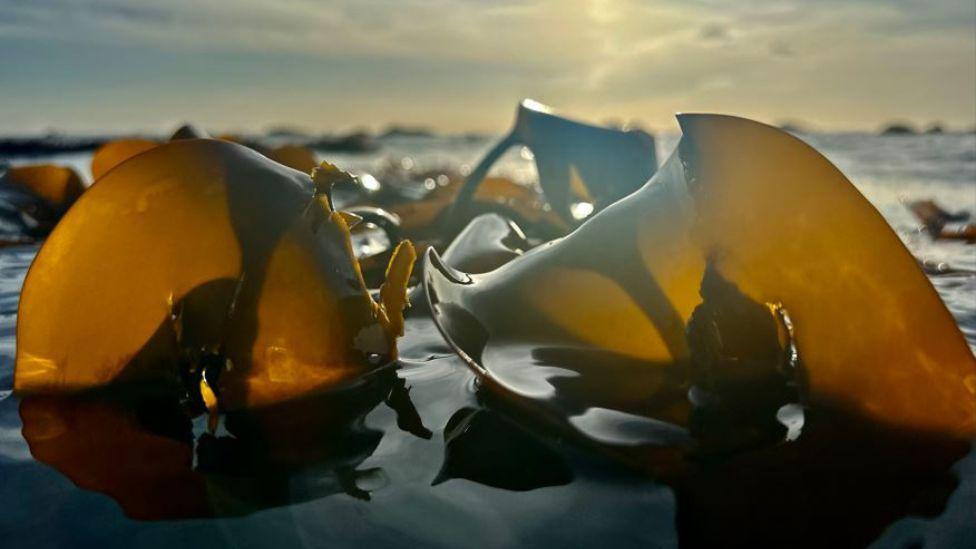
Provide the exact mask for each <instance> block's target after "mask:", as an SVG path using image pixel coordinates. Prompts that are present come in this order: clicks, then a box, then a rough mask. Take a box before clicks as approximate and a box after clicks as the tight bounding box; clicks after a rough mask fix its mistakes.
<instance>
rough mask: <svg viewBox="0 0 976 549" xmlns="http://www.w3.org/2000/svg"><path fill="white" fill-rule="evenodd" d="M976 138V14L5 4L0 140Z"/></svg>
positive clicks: (711, 2) (904, 3)
mask: <svg viewBox="0 0 976 549" xmlns="http://www.w3.org/2000/svg"><path fill="white" fill-rule="evenodd" d="M524 97H531V98H534V99H536V100H539V101H541V102H543V103H546V104H548V105H551V106H552V107H553V108H555V109H556V111H557V112H560V113H563V114H566V115H569V116H571V117H574V118H577V119H582V120H588V121H591V122H598V123H599V122H607V121H614V122H618V123H626V124H638V125H642V126H644V127H647V128H649V129H653V130H663V131H668V130H673V129H674V128H675V125H674V117H673V115H674V113H676V112H696V111H697V112H722V113H731V114H738V115H742V116H748V117H751V118H755V119H758V120H762V121H766V122H770V123H780V122H784V121H796V122H801V123H803V124H804V125H806V126H808V127H811V128H812V129H819V130H842V131H847V130H852V131H853V130H875V129H877V128H878V127H880V126H881V125H883V124H884V123H886V122H889V121H893V120H897V121H905V122H909V123H913V124H917V125H921V126H925V125H928V124H930V123H932V122H940V123H942V124H944V125H947V126H949V127H957V128H971V127H972V126H974V125H976V2H974V1H973V0H887V1H884V0H851V1H847V2H844V1H841V0H816V1H805V2H800V1H791V0H785V1H767V0H730V1H727V2H720V1H717V0H525V1H516V0H427V1H421V0H341V1H336V2H324V1H314V0H209V1H208V0H165V1H162V2H161V1H159V0H130V1H123V0H0V134H8V135H9V134H16V133H31V132H44V131H48V130H59V131H66V132H99V131H112V132H127V131H166V130H168V129H171V128H172V127H174V126H175V125H178V124H179V123H181V122H184V121H191V122H194V123H197V124H198V125H200V126H203V127H207V128H210V129H211V130H225V131H255V130H261V129H266V128H268V127H275V126H291V127H297V128H302V129H305V130H308V131H314V132H319V131H345V130H349V129H353V128H359V127H362V128H370V129H378V128H382V127H384V126H386V125H388V124H392V123H396V124H404V125H421V126H426V127H430V128H432V129H435V130H440V131H446V132H502V131H504V130H505V129H507V128H508V126H509V125H510V124H511V121H512V118H513V115H514V111H515V106H516V104H517V102H518V101H519V100H520V99H522V98H524Z"/></svg>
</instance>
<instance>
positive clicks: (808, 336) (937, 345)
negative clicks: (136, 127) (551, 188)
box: [425, 115, 976, 437]
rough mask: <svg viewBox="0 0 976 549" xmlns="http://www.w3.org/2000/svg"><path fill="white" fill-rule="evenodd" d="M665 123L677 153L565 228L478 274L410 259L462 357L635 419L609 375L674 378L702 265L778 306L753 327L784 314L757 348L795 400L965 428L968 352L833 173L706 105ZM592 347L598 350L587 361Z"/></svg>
mask: <svg viewBox="0 0 976 549" xmlns="http://www.w3.org/2000/svg"><path fill="white" fill-rule="evenodd" d="M679 121H680V123H681V127H682V130H683V132H684V136H683V137H682V140H681V143H680V145H679V149H678V151H677V152H676V153H675V154H674V155H673V156H672V157H671V159H670V160H669V161H668V162H667V163H666V164H665V166H664V167H662V168H661V170H660V171H659V172H658V173H657V174H656V175H655V176H654V178H652V179H651V181H650V182H648V184H647V185H645V186H644V187H643V188H641V189H640V190H639V191H637V192H636V193H634V194H632V195H631V196H629V197H627V198H625V199H623V200H621V201H620V202H618V203H616V204H614V205H612V206H611V207H609V208H607V209H606V210H605V211H603V212H601V213H599V214H598V215H596V216H595V217H594V218H593V219H591V220H590V221H588V222H587V223H585V224H584V225H583V226H582V227H580V228H579V229H578V230H576V231H575V232H574V233H572V234H570V235H569V236H568V237H566V238H564V239H562V240H560V241H556V242H554V243H550V244H548V245H545V246H541V247H539V248H537V249H535V250H533V251H532V252H530V253H527V254H525V255H524V256H523V257H521V258H519V259H517V260H514V261H512V262H510V263H509V264H507V265H506V266H504V267H502V268H500V269H498V270H496V271H493V272H491V273H487V274H484V275H470V276H469V275H465V274H463V273H458V272H453V271H452V270H451V269H449V268H447V267H446V266H444V265H442V264H440V262H439V261H438V260H437V258H436V257H430V258H429V259H428V261H427V264H426V272H425V282H426V284H427V288H428V292H429V295H430V299H431V303H432V307H433V312H434V317H435V320H437V322H438V325H439V327H440V328H441V330H442V331H443V332H444V333H445V335H446V336H447V337H448V338H449V339H450V340H451V341H452V342H453V344H454V345H455V346H456V347H457V348H458V349H459V350H460V351H461V352H462V353H463V355H464V356H466V357H467V358H468V360H469V361H470V362H471V363H472V365H473V366H475V367H476V369H478V370H479V371H483V372H485V373H486V374H487V375H488V376H490V377H491V378H492V379H493V381H495V382H497V383H496V384H497V385H499V386H500V387H501V388H502V389H503V390H505V391H506V392H508V393H510V394H514V395H518V396H522V397H526V398H530V399H533V400H536V401H542V402H545V403H547V406H550V407H555V408H556V409H557V410H558V413H559V414H562V415H563V416H564V417H566V418H568V420H569V422H570V423H571V424H573V425H574V426H577V427H579V426H580V425H582V424H583V423H585V422H583V421H582V420H583V418H584V417H588V416H586V414H581V412H582V411H584V410H588V409H606V408H609V409H610V410H611V411H615V412H625V413H632V412H636V411H638V410H643V411H642V412H641V413H640V414H638V415H645V416H646V415H647V414H648V413H649V410H648V407H647V406H644V407H643V408H641V406H639V405H637V404H636V403H635V402H633V401H629V400H628V399H627V398H626V397H624V396H623V395H628V394H632V391H629V390H628V388H627V382H628V380H629V381H630V385H631V386H635V385H639V384H640V383H644V396H643V398H644V399H652V400H653V399H654V398H655V397H654V396H653V395H655V394H658V395H660V394H661V393H667V392H668V387H669V385H672V384H679V385H680V384H681V383H685V382H686V381H685V380H688V379H689V377H690V376H692V373H693V372H692V371H691V370H689V365H690V363H691V361H692V358H693V355H695V354H696V349H693V348H689V347H690V346H692V345H697V344H698V343H699V342H700V341H703V340H701V339H695V340H689V337H688V334H687V329H688V322H689V319H690V318H691V316H692V314H693V313H695V311H696V310H697V309H698V308H699V307H700V306H701V305H702V301H703V295H704V294H703V293H702V292H704V291H705V289H704V286H703V285H704V282H705V281H704V279H705V273H706V267H710V268H712V269H714V272H715V275H716V276H718V277H720V280H722V281H724V282H723V283H722V284H724V285H722V286H720V287H722V288H729V290H728V291H730V292H734V293H741V295H742V296H743V297H742V298H741V299H745V300H751V301H752V302H754V303H755V304H757V305H758V306H760V307H766V310H769V311H770V313H769V314H770V315H773V314H778V313H775V312H776V311H782V312H783V317H782V318H780V319H778V320H777V319H775V318H773V319H772V320H771V322H773V323H774V325H775V324H779V325H781V326H782V325H785V324H784V323H787V322H788V323H789V325H791V330H792V333H793V334H794V336H795V337H794V338H793V339H792V340H791V341H788V342H786V343H784V342H783V340H782V335H781V336H780V340H781V341H780V343H779V346H780V347H777V349H775V350H773V351H775V352H770V353H767V352H766V351H767V350H758V351H756V352H757V353H758V355H757V357H758V356H759V355H762V356H780V354H781V351H782V352H786V351H785V349H786V348H785V347H782V345H795V348H796V351H797V352H798V355H799V357H798V363H799V365H800V366H799V370H798V371H797V372H796V373H795V376H794V377H795V379H794V380H793V381H795V382H796V383H798V384H799V385H800V399H801V400H802V401H803V402H805V403H807V404H809V405H811V406H827V407H831V408H833V409H838V410H841V411H843V412H845V413H850V414H856V415H858V416H862V417H864V418H866V419H867V420H870V421H876V422H879V423H883V424H886V425H891V426H895V427H901V428H911V429H917V430H921V431H936V432H940V433H943V434H949V435H952V436H968V437H971V436H973V435H976V360H974V358H973V355H972V353H971V351H970V350H969V348H968V346H967V345H966V343H965V340H964V338H963V337H962V335H961V333H960V332H959V329H958V328H957V327H956V325H955V322H954V321H953V319H952V317H951V315H950V314H949V312H948V311H947V310H946V308H945V306H944V305H943V303H942V302H941V300H940V299H939V297H938V295H937V294H936V292H935V290H934V289H933V288H932V286H931V284H930V283H929V282H928V280H927V278H926V277H925V275H924V274H923V273H922V272H921V270H920V269H919V267H918V265H917V264H916V262H915V260H914V259H913V258H912V256H911V254H910V253H909V252H908V251H907V250H906V249H905V248H904V246H903V245H902V243H901V241H900V240H899V239H898V237H897V236H896V235H895V234H894V232H893V231H892V230H891V228H890V227H888V225H887V224H886V223H885V221H884V219H883V218H882V217H881V216H880V214H878V212H877V211H875V210H874V208H873V207H872V206H871V205H870V204H869V203H868V202H867V201H866V200H865V199H864V198H863V197H862V196H861V195H860V194H859V193H858V192H857V190H856V189H855V188H854V187H853V186H852V185H851V184H850V182H849V181H848V180H847V179H846V178H845V177H844V176H843V174H841V173H840V172H839V171H838V170H837V169H836V168H835V167H834V166H833V165H831V164H830V163H829V162H828V161H827V160H826V159H824V158H823V157H822V156H821V155H820V154H818V153H817V152H816V151H815V150H814V149H812V148H811V147H809V146H808V145H806V144H805V143H803V142H802V141H799V140H798V139H796V138H794V137H792V136H790V135H789V134H786V133H784V132H781V131H779V130H777V129H775V128H772V127H769V126H766V125H763V124H759V123H755V122H752V121H749V120H745V119H741V118H734V117H728V116H715V115H683V116H680V117H679ZM723 291H724V290H723ZM740 301H741V300H740ZM725 302H729V303H731V302H732V301H727V300H726V301H723V299H718V300H717V301H716V302H715V303H717V304H718V305H717V307H718V309H719V311H718V312H717V313H716V312H713V313H711V314H719V315H726V316H728V315H733V316H734V315H737V314H738V313H737V312H736V311H738V310H740V309H741V310H742V311H745V310H752V309H751V308H750V307H744V306H742V307H739V306H737V307H739V308H738V309H736V310H731V309H730V310H727V311H726V310H725V309H723V308H722V305H721V304H722V303H725ZM767 305H768V306H767ZM756 310H758V309H756ZM750 314H751V313H750ZM743 318H744V317H743ZM740 322H745V323H746V324H749V325H750V326H751V324H750V323H751V322H752V321H751V320H748V319H745V320H743V319H740ZM718 326H736V322H724V321H723V322H721V323H719V324H718ZM740 328H742V327H737V328H736V329H740ZM742 329H749V328H747V327H746V328H742ZM763 329H765V328H763ZM778 331H779V332H780V333H781V334H782V333H784V330H783V329H779V330H778ZM717 335H718V336H719V337H718V339H714V340H713V341H722V338H723V337H725V338H726V342H727V343H726V345H734V343H732V342H729V339H728V338H731V337H733V334H731V333H723V334H717ZM742 337H745V338H746V339H745V340H743V341H747V340H750V338H754V336H753V335H748V334H745V333H744V334H743V336H742ZM756 341H759V339H756ZM732 349H733V347H728V348H727V349H726V350H725V351H722V352H720V353H719V355H716V356H729V355H728V353H730V352H732ZM742 349H744V351H742V352H746V353H752V352H753V351H755V349H753V346H752V345H751V344H748V345H745V346H743V347H742ZM583 356H588V357H590V358H589V359H588V360H582V359H581V358H580V357H583ZM593 357H603V359H604V361H603V362H602V363H600V367H596V366H594V365H593V363H594V361H595V360H594V358H593ZM731 359H732V362H731V363H732V364H737V363H742V360H746V359H748V360H752V359H753V357H752V356H751V354H750V356H742V357H731ZM622 364H628V365H629V366H628V367H626V368H624V367H622V366H621V365H622ZM516 365H517V366H516ZM787 366H788V365H785V366H784V367H787ZM609 378H616V379H613V380H611V379H609ZM574 379H577V380H578V381H573V380H574ZM641 380H643V381H641ZM691 382H692V383H694V382H695V380H691ZM578 385H580V386H582V385H590V386H591V390H590V391H589V393H588V392H586V391H582V390H578V387H577V386H578ZM603 385H607V386H612V390H611V389H608V390H607V392H606V394H604V395H603V396H597V395H596V394H595V393H596V392H598V391H596V390H595V389H592V388H593V387H597V386H603ZM615 392H616V394H617V396H614V394H615ZM657 399H658V402H659V403H660V404H661V407H662V409H660V410H657V411H656V412H654V413H657V414H660V415H658V416H655V417H665V418H666V419H668V420H669V421H678V422H681V421H682V415H683V414H684V416H685V417H684V420H683V421H685V422H686V421H687V410H684V411H682V409H681V405H680V402H678V401H675V402H674V403H672V404H674V406H670V407H667V406H665V403H664V399H663V397H660V396H659V397H657ZM679 400H680V399H679ZM594 407H598V408H594ZM664 408H667V409H664ZM590 423H591V424H592V422H590Z"/></svg>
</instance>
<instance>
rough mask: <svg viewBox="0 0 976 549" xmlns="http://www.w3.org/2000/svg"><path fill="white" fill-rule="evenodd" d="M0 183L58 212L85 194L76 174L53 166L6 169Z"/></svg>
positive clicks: (66, 168)
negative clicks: (40, 201)
mask: <svg viewBox="0 0 976 549" xmlns="http://www.w3.org/2000/svg"><path fill="white" fill-rule="evenodd" d="M0 182H2V183H3V184H5V185H6V184H9V185H13V186H15V187H17V188H19V189H21V190H24V191H27V192H29V193H31V194H33V195H34V196H36V197H38V198H40V199H42V200H44V201H46V202H47V203H48V204H50V205H51V206H52V207H53V208H55V209H58V210H59V211H64V210H66V209H68V207H69V206H71V205H72V204H74V202H75V200H77V199H78V197H79V196H81V193H83V192H85V184H84V183H83V182H82V179H81V176H79V175H78V172H76V171H74V170H73V169H71V168H68V167H64V166H55V165H53V164H36V165H29V166H13V167H10V168H7V170H6V171H4V172H3V173H2V175H0Z"/></svg>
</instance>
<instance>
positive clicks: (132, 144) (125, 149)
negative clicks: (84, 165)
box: [91, 139, 159, 181]
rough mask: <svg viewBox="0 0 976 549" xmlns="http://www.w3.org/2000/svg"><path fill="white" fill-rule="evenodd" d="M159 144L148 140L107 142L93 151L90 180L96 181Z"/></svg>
mask: <svg viewBox="0 0 976 549" xmlns="http://www.w3.org/2000/svg"><path fill="white" fill-rule="evenodd" d="M158 146H159V142H157V141H152V140H150V139H118V140H115V141H109V142H108V143H106V144H104V145H102V146H101V147H99V148H98V150H97V151H95V155H94V156H92V161H91V172H92V179H94V180H95V181H98V180H99V179H100V178H101V177H102V176H103V175H105V174H106V173H108V171H109V170H111V169H112V168H114V167H116V166H118V165H119V164H121V163H123V162H125V161H126V160H128V159H130V158H132V157H133V156H135V155H137V154H139V153H143V152H146V151H148V150H149V149H154V148H156V147H158Z"/></svg>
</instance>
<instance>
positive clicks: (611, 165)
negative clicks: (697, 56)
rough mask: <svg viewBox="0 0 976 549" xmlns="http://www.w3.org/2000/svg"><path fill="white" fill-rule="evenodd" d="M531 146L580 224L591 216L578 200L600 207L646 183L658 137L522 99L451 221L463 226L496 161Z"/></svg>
mask: <svg viewBox="0 0 976 549" xmlns="http://www.w3.org/2000/svg"><path fill="white" fill-rule="evenodd" d="M517 145H521V146H525V147H527V148H528V149H529V150H530V151H532V154H533V157H534V160H535V164H536V169H537V171H538V173H539V186H540V187H541V189H542V192H543V193H544V194H545V199H546V202H547V204H548V205H549V207H550V208H551V210H552V211H553V212H554V214H555V215H556V216H557V218H559V219H560V220H561V221H562V222H563V223H566V224H569V225H570V226H573V225H576V224H577V223H578V222H579V221H580V219H583V218H585V217H586V215H577V214H574V212H573V206H574V204H575V203H580V202H583V203H586V204H588V205H589V207H588V209H587V214H588V213H589V212H590V211H599V210H601V209H603V208H605V207H606V206H609V205H610V204H612V203H613V202H616V201H617V200H619V199H621V198H623V197H624V196H627V195H628V194H630V193H631V192H633V191H635V190H637V189H638V188H640V187H641V185H643V184H644V183H645V182H646V181H647V180H648V179H649V178H650V177H651V175H653V174H654V171H655V169H656V168H657V155H656V152H655V145H654V138H653V137H652V136H651V135H650V134H648V133H647V132H644V131H641V130H617V129H613V128H603V127H599V126H593V125H590V124H586V123H583V122H579V121H576V120H571V119H568V118H565V117H562V116H559V115H558V114H555V113H554V112H553V111H552V110H551V109H550V108H549V107H547V106H545V105H543V104H541V103H539V102H537V101H533V100H531V99H526V100H524V101H522V102H521V103H519V106H518V108H517V110H516V114H515V125H514V127H513V128H512V130H511V131H510V132H509V134H508V135H506V136H505V137H503V138H502V139H501V141H499V142H498V143H497V144H496V145H495V146H494V147H493V148H492V149H491V150H489V151H488V152H487V153H486V154H485V156H484V158H482V160H481V162H479V163H478V165H477V166H475V168H474V169H473V170H472V171H471V174H470V175H468V177H467V179H466V180H465V181H464V184H463V186H462V187H461V189H460V191H459V192H458V196H457V200H456V201H455V203H454V205H453V207H452V212H451V214H450V216H451V219H450V220H449V222H448V224H449V226H460V225H461V224H462V220H463V218H464V215H465V210H466V209H467V208H468V207H469V204H470V202H471V201H472V200H473V199H474V198H475V197H476V195H477V193H478V191H479V190H480V187H481V186H482V185H484V184H485V183H489V181H487V180H486V177H487V175H488V172H489V170H490V169H491V167H492V165H493V164H494V163H495V162H496V161H497V160H498V159H499V158H501V156H502V154H504V153H505V151H507V150H508V149H509V148H511V147H513V146H517Z"/></svg>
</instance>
